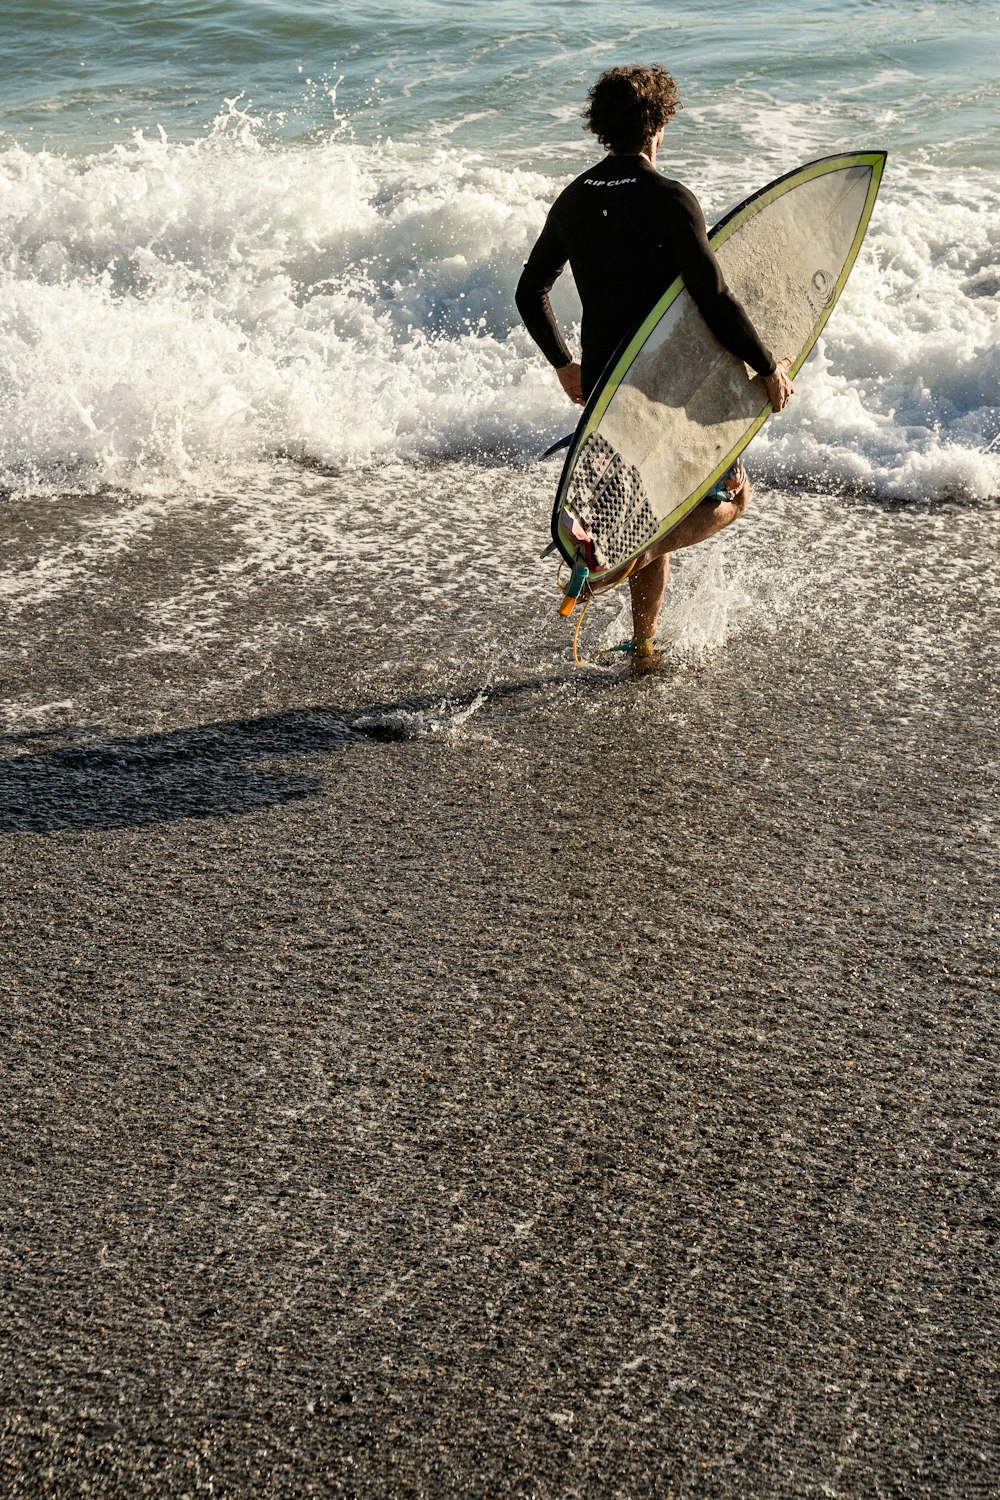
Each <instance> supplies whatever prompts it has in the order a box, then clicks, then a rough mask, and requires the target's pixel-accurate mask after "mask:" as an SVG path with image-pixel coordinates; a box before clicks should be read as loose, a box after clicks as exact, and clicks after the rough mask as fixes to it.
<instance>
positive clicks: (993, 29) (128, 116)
mask: <svg viewBox="0 0 1000 1500" xmlns="http://www.w3.org/2000/svg"><path fill="white" fill-rule="evenodd" d="M664 10H665V7H664V6H663V5H662V3H661V0H655V3H644V4H629V5H624V6H616V7H613V8H612V7H608V6H607V5H605V4H603V3H596V0H572V3H568V0H563V3H558V4H553V3H548V4H530V5H529V4H505V5H498V6H483V7H479V8H475V7H472V6H469V5H460V4H451V3H426V0H425V3H422V4H420V3H418V4H413V5H409V6H405V7H403V6H398V7H397V6H388V5H343V4H342V5H337V6H336V7H333V6H330V5H329V4H327V3H326V0H298V3H289V0H284V3H276V0H229V3H219V0H214V3H200V4H198V3H192V4H173V3H168V4H158V5H148V6H136V5H134V4H132V3H131V0H97V3H95V4H94V5H92V6H87V7H85V6H82V5H70V4H65V3H50V4H46V5H44V6H39V5H37V4H28V3H24V0H13V3H9V4H8V5H7V6H5V7H4V11H3V15H2V16H0V41H2V45H3V53H4V57H5V59H6V62H7V69H8V74H7V82H6V85H5V89H4V103H3V108H2V109H0V128H2V129H3V130H4V131H5V132H6V133H7V135H8V136H13V137H14V138H16V139H17V140H19V141H21V142H22V143H26V142H28V141H32V142H33V143H34V144H37V145H42V144H44V145H47V146H56V145H58V146H60V147H76V148H79V147H81V146H95V145H99V144H107V143H109V142H113V141H116V140H120V139H122V137H123V135H124V134H126V133H127V132H128V131H130V130H135V129H146V130H149V129H151V128H155V127H156V126H157V125H161V126H162V127H163V128H164V129H165V130H166V131H167V132H168V133H169V134H170V135H171V136H173V137H176V138H178V139H191V138H194V137H196V136H197V135H198V134H199V133H200V132H201V131H203V130H204V129H206V128H207V127H208V126H210V124H211V122H212V121H213V120H214V118H215V117H216V115H217V114H218V112H219V110H220V109H221V108H223V107H224V100H225V99H226V98H233V97H235V96H236V95H239V94H242V95H243V97H244V99H252V101H253V106H254V108H255V110H256V111H257V112H258V114H260V115H261V116H262V117H265V118H266V119H267V120H268V123H269V126H270V127H271V128H272V129H273V130H274V131H275V132H276V133H278V134H280V135H281V136H282V137H283V138H285V139H302V138H308V137H310V136H313V135H315V134H316V133H323V132H325V131H328V130H329V129H330V128H331V126H332V125H333V124H334V122H335V121H337V120H338V119H343V118H344V117H346V118H348V119H349V120H350V122H351V126H352V129H353V131H354V133H355V134H356V136H357V138H358V139H359V140H360V141H366V142H370V141H374V140H378V139H380V138H383V137H385V136H386V135H388V136H391V137H392V138H394V139H400V140H413V139H424V138H426V135H427V133H428V132H429V133H430V135H431V137H432V138H439V137H441V136H442V135H446V136H447V137H448V138H449V139H451V140H452V141H454V142H455V143H456V144H459V145H465V146H475V147H479V148H483V147H489V148H491V149H493V150H495V151H497V152H498V153H499V154H501V155H504V156H506V155H508V154H510V153H511V152H512V151H517V152H521V151H523V150H527V151H528V152H529V153H532V154H534V153H539V154H545V153H547V152H548V151H552V150H555V149H557V148H559V147H563V148H565V147H566V146H570V145H577V144H578V139H577V136H576V131H575V129H574V125H575V117H576V115H577V113H578V109H579V101H580V97H581V94H582V92H583V91H584V90H585V88H586V86H587V84H588V82H589V81H590V80H591V78H592V77H593V76H594V74H595V73H596V72H597V71H599V70H600V69H601V68H602V67H603V66H606V65H608V64H610V63H612V62H615V61H621V60H623V59H628V60H631V59H633V58H653V57H655V58H658V59H660V60H663V61H664V62H666V63H667V65H668V66H670V67H671V68H672V69H673V70H674V71H675V72H676V74H677V76H678V77H679V78H680V79H681V81H682V83H683V93H684V95H685V97H686V98H687V100H688V101H689V102H690V103H691V104H693V105H696V106H698V107H705V106H707V105H709V104H710V103H712V102H713V101H715V100H717V99H719V97H720V96H723V99H724V103H725V106H726V108H727V109H728V110H729V111H730V112H731V113H735V112H736V111H737V110H738V109H739V108H740V107H741V106H747V107H749V108H751V109H754V110H757V109H759V108H760V107H761V106H765V105H767V104H773V105H775V106H776V107H778V108H781V107H784V106H788V105H803V106H807V107H808V108H809V109H810V110H812V109H819V110H822V111H823V112H824V113H825V114H826V115H827V117H828V123H829V125H830V126H831V127H832V128H833V129H834V130H837V131H843V130H844V129H845V128H846V127H847V126H849V125H850V124H855V125H859V124H866V123H867V124H869V125H871V126H875V127H878V128H880V129H881V130H882V131H883V140H882V143H883V144H885V145H888V146H889V147H890V148H892V149H894V150H897V151H899V150H905V151H925V152H927V153H929V154H930V155H931V156H932V157H934V158H935V159H947V160H950V161H960V162H963V163H965V164H969V163H973V162H979V163H982V164H984V165H985V164H989V163H990V162H991V161H994V160H995V149H996V135H995V119H996V106H997V101H998V96H1000V84H998V82H997V74H998V69H997V66H996V62H997V49H998V41H1000V11H998V9H997V7H996V6H995V5H989V4H982V3H979V0H948V3H939V4H933V3H931V4H912V3H900V0H832V3H831V0H825V3H819V4H816V5H811V6H793V7H783V8H782V9H781V10H780V12H776V10H775V8H774V7H773V6H771V5H762V4H735V3H732V0H706V3H704V4H698V5H691V4H680V5H672V6H670V7H669V15H668V16H665V15H664ZM334 91H335V93H336V99H335V100H334V97H333V95H334ZM681 128H682V129H683V128H684V127H683V126H682V127H681Z"/></svg>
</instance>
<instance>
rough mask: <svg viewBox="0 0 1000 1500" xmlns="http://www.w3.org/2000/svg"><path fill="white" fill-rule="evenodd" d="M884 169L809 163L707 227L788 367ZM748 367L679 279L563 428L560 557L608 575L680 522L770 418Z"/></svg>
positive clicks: (862, 223) (856, 243)
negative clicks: (568, 434)
mask: <svg viewBox="0 0 1000 1500" xmlns="http://www.w3.org/2000/svg"><path fill="white" fill-rule="evenodd" d="M884 166H885V152H883V151H869V152H863V153H860V154H857V155H849V156H829V157H825V158H823V159H822V160H820V161H814V162H810V163H809V164H808V165H807V166H804V167H800V168H799V169H798V170H797V171H795V172H791V173H789V174H788V175H787V176H785V177H780V178H778V179H777V181H775V182H772V183H770V184H769V185H768V186H767V187H766V188H763V189H762V190H761V191H760V192H759V193H755V194H754V195H753V197H752V198H748V199H747V200H746V202H745V203H742V204H740V206H739V207H738V208H736V209H734V210H733V211H732V213H730V214H728V215H727V216H726V218H725V219H723V220H722V221H721V223H719V224H717V225H716V226H715V228H714V229H713V230H712V231H711V232H710V234H709V240H710V242H711V244H712V247H713V249H714V250H715V253H716V255H717V256H718V259H719V263H720V265H721V267H722V272H723V275H724V276H725V278H726V282H727V284H728V286H729V288H730V290H731V291H732V292H733V294H734V296H736V297H737V298H738V299H739V301H740V302H741V303H742V304H743V306H744V308H745V309H746V311H747V314H748V316H749V317H750V320H751V322H752V323H753V325H754V327H755V328H756V329H757V331H758V333H759V334H760V337H761V340H762V341H763V343H764V344H766V345H768V346H769V347H770V348H771V349H772V350H773V351H774V353H775V356H776V358H778V359H782V358H784V357H785V356H786V355H788V356H791V359H792V367H791V373H792V374H793V375H794V374H795V373H796V372H797V371H798V369H799V368H800V366H801V365H802V364H803V362H804V361H805V359H806V356H807V355H808V354H809V352H810V350H811V349H812V347H813V345H814V344H815V342H816V340H817V338H818V337H819V335H820V333H821V332H822V330H823V328H824V326H825V324H826V321H827V319H828V318H829V316H830V314H831V312H832V311H833V308H834V306H835V304H836V302H837V298H838V297H839V296H840V293H841V291H842V290H843V287H844V283H845V282H846V280H847V277H848V275H849V274H850V271H851V268H852V266H853V265H854V262H855V260H856V259H857V255H858V251H859V250H860V248H861V242H862V240H863V239H864V235H865V230H866V229H867V228H868V221H869V219H870V218H871V212H872V208H873V206H874V203H875V196H876V194H877V192H878V188H879V183H880V181H881V178H882V171H883V168H884ZM751 375H752V372H751V371H750V370H748V368H747V366H746V365H745V364H744V363H743V362H742V360H739V359H737V358H736V357H735V356H734V355H732V354H730V353H729V352H728V351H727V350H726V349H724V348H723V346H722V345H721V344H720V343H719V341H718V340H717V339H716V338H715V336H714V334H712V333H711V332H710V331H709V328H708V326H707V324H706V323H705V321H704V319H703V318H702V317H701V315H700V313H699V312H698V309H697V306H696V305H695V302H694V299H693V298H692V296H691V294H690V293H689V292H688V291H687V289H686V288H685V286H684V283H683V280H682V279H681V278H680V277H678V279H677V280H676V281H674V282H673V284H672V285H671V286H670V287H668V288H667V290H666V291H665V292H664V294H663V296H662V297H661V298H660V299H659V301H658V302H657V303H656V305H655V307H653V308H652V309H651V311H650V312H649V314H648V316H647V317H646V318H644V320H643V322H642V323H641V325H640V326H639V327H638V328H637V329H636V330H635V331H634V332H633V333H632V334H630V335H629V336H628V338H626V339H625V340H623V342H622V344H621V346H620V347H619V349H618V350H617V352H616V353H615V354H614V355H613V357H612V358H611V360H610V361H609V363H608V365H607V368H606V369H605V371H604V373H603V375H602V376H601V379H600V381H599V382H598V384H597V387H596V389H595V390H594V392H593V393H592V395H591V397H590V400H589V402H588V403H587V407H586V409H585V411H584V413H583V416H582V417H581V419H580V423H579V426H578V427H577V430H576V433H575V434H574V437H573V441H572V443H571V445H570V448H569V452H568V453H567V456H566V462H565V464H564V466H563V472H562V478H561V479H560V481H559V489H558V491H557V494H556V503H555V509H554V511H553V516H552V535H553V538H554V540H555V542H556V545H557V546H558V548H559V550H560V552H561V553H562V555H563V557H564V558H565V559H566V561H567V562H568V563H570V564H571V565H577V564H580V563H582V562H586V563H588V564H589V566H590V570H591V572H592V573H594V574H596V575H599V574H600V573H601V572H604V571H607V572H609V573H610V572H613V571H614V570H615V569H617V568H619V567H623V566H624V565H625V564H627V563H628V562H629V561H630V560H631V559H632V558H633V557H636V556H637V555H638V554H639V553H640V552H642V551H643V550H644V548H646V547H648V546H649V545H650V544H651V543H652V542H655V541H658V540H659V538H660V537H662V536H664V535H666V533H667V532H668V531H670V530H671V529H672V528H673V527H674V526H676V525H677V524H678V522H680V521H682V520H683V519H684V517H685V516H686V515H687V514H688V512H689V511H690V510H692V509H693V508H694V506H696V505H697V504H698V502H699V501H700V500H702V499H703V498H704V497H705V495H706V494H707V493H708V491H709V490H710V489H711V488H712V486H713V485H715V484H716V483H717V482H718V481H719V479H720V478H721V477H722V475H723V474H724V473H725V472H726V470H727V469H728V468H729V466H730V465H731V464H732V463H733V462H734V461H735V459H736V458H738V457H739V455H740V453H742V451H743V449H744V448H745V447H746V445H747V444H748V443H749V442H750V440H751V438H752V437H753V436H754V434H755V433H756V432H758V431H759V430H760V428H761V426H762V425H763V423H764V422H765V420H766V419H767V417H768V416H769V415H770V412H771V407H770V403H769V402H768V400H767V397H766V396H765V394H764V389H763V385H762V383H761V381H760V379H759V378H753V379H752V378H751ZM595 581H596V577H595ZM567 603H568V601H567Z"/></svg>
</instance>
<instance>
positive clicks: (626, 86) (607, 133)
mask: <svg viewBox="0 0 1000 1500" xmlns="http://www.w3.org/2000/svg"><path fill="white" fill-rule="evenodd" d="M680 108H681V101H680V95H679V94H678V92H677V85H676V83H675V82H674V80H673V79H672V78H671V76H670V74H669V73H668V72H667V70H666V69H665V68H661V67H660V65H659V63H653V64H652V66H651V67H648V68H647V67H643V65H642V64H641V63H632V64H631V65H630V66H629V67H627V68H609V69H608V71H607V72H606V73H602V74H601V76H600V78H599V79H598V80H597V82H596V83H595V84H594V86H593V88H592V89H591V90H590V92H589V94H588V95H587V107H586V109H585V110H584V112H583V117H584V120H585V121H586V129H588V130H592V131H593V132H594V134H595V135H596V136H597V139H598V140H599V141H600V142H601V145H602V146H607V148H608V150H609V151H614V152H616V153H617V155H619V156H638V155H639V154H640V152H642V151H644V150H645V148H646V147H647V146H648V145H649V143H650V141H651V140H652V139H653V137H654V136H655V135H656V133H657V131H658V130H659V129H660V128H661V126H663V125H666V123H667V121H668V120H671V119H673V117H674V115H675V114H676V113H677V111H678V110H679V109H680Z"/></svg>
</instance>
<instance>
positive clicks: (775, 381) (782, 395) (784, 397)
mask: <svg viewBox="0 0 1000 1500" xmlns="http://www.w3.org/2000/svg"><path fill="white" fill-rule="evenodd" d="M791 363H792V361H791V360H790V359H789V358H788V357H787V356H786V358H785V359H779V360H778V363H777V365H776V366H775V370H774V374H773V375H762V376H761V377H760V378H761V380H762V381H763V382H764V390H765V391H766V392H767V399H768V400H769V401H770V403H771V410H772V411H784V409H785V407H786V406H787V405H788V403H789V401H790V400H791V398H792V395H793V394H794V392H795V387H794V385H792V382H791V381H790V380H789V378H788V371H789V369H790V367H791Z"/></svg>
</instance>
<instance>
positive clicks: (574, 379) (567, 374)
mask: <svg viewBox="0 0 1000 1500" xmlns="http://www.w3.org/2000/svg"><path fill="white" fill-rule="evenodd" d="M556 374H557V375H558V376H559V384H560V385H561V386H562V388H563V390H564V391H565V392H566V394H567V396H568V397H569V399H570V400H571V401H573V402H575V403H576V405H577V406H586V404H587V399H586V397H585V396H584V394H583V386H582V385H581V384H580V366H579V364H578V363H577V361H576V360H575V359H571V360H570V362H569V364H568V365H560V367H559V369H558V370H557V371H556Z"/></svg>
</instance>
